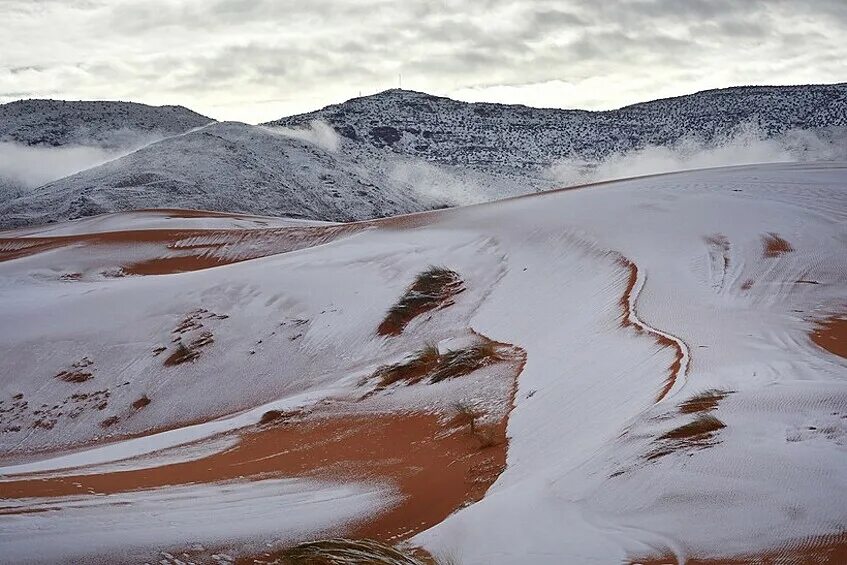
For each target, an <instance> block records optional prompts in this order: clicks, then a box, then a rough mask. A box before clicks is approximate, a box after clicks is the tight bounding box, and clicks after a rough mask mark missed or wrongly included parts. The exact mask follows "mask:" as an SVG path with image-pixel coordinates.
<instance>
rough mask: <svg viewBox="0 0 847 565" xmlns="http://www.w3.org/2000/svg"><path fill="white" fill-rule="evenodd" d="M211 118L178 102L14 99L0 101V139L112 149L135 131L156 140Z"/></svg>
mask: <svg viewBox="0 0 847 565" xmlns="http://www.w3.org/2000/svg"><path fill="white" fill-rule="evenodd" d="M211 121H213V120H212V119H211V118H207V117H206V116H202V115H200V114H198V113H196V112H192V111H191V110H189V109H188V108H183V107H182V106H147V105H145V104H137V103H135V102H98V101H94V102H90V101H89V102H86V101H82V102H69V101H64V100H18V101H16V102H9V103H8V104H2V105H0V142H15V143H21V144H24V145H36V146H51V147H58V146H63V145H94V146H98V147H107V148H117V147H123V146H126V145H132V144H134V142H135V140H136V138H137V137H138V136H139V135H144V136H148V137H158V138H162V137H166V136H169V135H175V134H178V133H183V132H186V131H188V130H190V129H192V128H196V127H200V126H202V125H206V124H208V123H209V122H211Z"/></svg>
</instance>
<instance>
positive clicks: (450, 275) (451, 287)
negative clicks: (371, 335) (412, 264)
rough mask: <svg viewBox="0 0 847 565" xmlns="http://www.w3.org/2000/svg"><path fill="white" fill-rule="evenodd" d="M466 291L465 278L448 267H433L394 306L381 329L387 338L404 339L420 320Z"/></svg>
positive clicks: (421, 275)
mask: <svg viewBox="0 0 847 565" xmlns="http://www.w3.org/2000/svg"><path fill="white" fill-rule="evenodd" d="M463 290H465V287H464V283H463V282H462V279H461V277H459V274H458V273H456V272H455V271H452V270H450V269H448V268H446V267H436V266H430V267H429V268H427V270H425V271H423V272H422V273H420V274H419V275H418V276H417V277H416V278H415V281H414V282H413V283H412V284H411V286H409V288H407V289H406V292H405V293H404V294H403V296H401V297H400V300H398V302H397V304H395V305H394V306H392V307H391V308H390V309H389V310H388V313H387V314H386V315H385V318H384V319H383V321H382V323H380V325H379V327H378V328H377V334H379V335H383V336H391V335H400V334H401V333H403V329H404V328H405V327H406V325H407V324H408V323H409V322H410V321H412V320H413V319H414V318H415V317H416V316H420V315H421V314H423V313H425V312H429V311H430V310H435V309H436V308H443V307H445V306H449V305H450V304H452V302H451V300H450V299H451V298H452V297H453V296H455V295H457V294H459V293H460V292H462V291H463Z"/></svg>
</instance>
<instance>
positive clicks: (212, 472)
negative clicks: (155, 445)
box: [3, 348, 525, 563]
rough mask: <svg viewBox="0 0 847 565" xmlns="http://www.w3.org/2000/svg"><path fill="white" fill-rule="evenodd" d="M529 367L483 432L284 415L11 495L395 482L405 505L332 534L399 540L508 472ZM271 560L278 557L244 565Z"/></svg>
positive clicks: (414, 422)
mask: <svg viewBox="0 0 847 565" xmlns="http://www.w3.org/2000/svg"><path fill="white" fill-rule="evenodd" d="M513 349H515V350H516V351H520V350H519V349H518V348H513ZM524 362H525V354H523V352H522V351H520V355H519V356H517V357H516V358H515V359H512V360H511V362H510V364H511V369H510V370H509V371H508V372H507V373H506V375H507V378H510V379H511V380H512V386H511V387H510V393H509V398H507V399H505V398H504V399H501V401H503V402H508V405H507V407H506V410H505V415H504V416H502V417H500V418H499V419H497V420H496V421H494V422H492V423H490V424H488V423H487V424H484V425H482V424H477V425H476V428H475V429H474V427H473V426H471V425H470V424H469V423H467V422H464V421H459V419H458V418H455V417H454V418H453V419H452V420H451V419H449V418H447V417H446V415H445V414H439V413H429V412H409V413H388V414H386V413H373V414H352V415H351V414H346V415H345V414H338V413H334V414H324V415H320V414H318V413H313V414H311V415H305V414H304V413H302V412H288V413H285V412H278V413H273V414H268V415H267V418H263V421H265V425H259V426H256V427H253V428H249V429H245V430H242V431H240V432H233V433H238V436H239V442H238V443H237V444H236V445H235V446H234V447H232V448H231V449H229V450H227V451H224V452H221V453H216V454H212V455H210V456H208V457H204V458H202V459H198V460H194V461H186V462H182V463H174V464H170V465H164V466H161V467H156V468H147V469H138V470H130V471H121V472H110V473H100V474H85V473H84V470H83V471H82V472H80V471H77V473H79V474H75V475H68V476H63V477H54V478H30V479H27V478H22V479H20V480H17V481H10V482H5V483H3V496H4V498H29V497H36V498H40V497H58V496H67V495H80V494H83V495H96V494H110V493H119V492H127V491H135V490H145V489H152V488H158V487H164V486H169V485H185V484H196V483H211V482H219V481H227V480H262V479H269V478H275V477H292V476H303V477H315V478H323V479H329V480H342V481H355V482H359V481H370V482H381V483H388V484H392V485H394V486H395V487H396V488H397V489H398V490H399V492H400V493H401V494H402V495H403V499H402V501H401V502H400V503H399V504H397V505H396V506H394V507H392V508H389V509H387V510H385V511H384V512H382V513H381V514H379V515H376V516H370V517H368V518H367V519H366V520H364V521H362V522H360V523H357V524H353V525H349V526H346V527H344V528H340V529H339V531H338V532H332V535H341V536H345V537H354V538H371V539H376V540H380V541H386V542H395V541H397V540H399V539H406V538H408V537H411V536H413V535H414V534H416V533H418V532H420V531H423V530H425V529H427V528H430V527H432V526H434V525H435V524H437V523H439V522H441V521H442V520H444V519H445V518H446V517H447V516H449V515H450V514H451V513H453V512H454V511H456V510H457V509H458V508H460V507H462V506H464V505H467V504H471V503H473V502H476V501H478V500H480V499H481V498H482V497H483V496H484V494H485V492H486V491H487V490H488V488H489V487H490V486H491V484H492V483H493V482H494V481H495V480H496V479H497V477H498V476H499V475H500V473H501V472H502V471H503V469H504V468H505V465H506V450H507V437H506V425H507V419H508V412H509V411H510V410H511V407H512V405H513V402H514V394H515V389H516V379H517V375H518V374H520V372H521V371H522V369H523V365H524ZM419 386H425V385H419ZM480 432H484V433H480ZM21 511H23V512H25V511H26V508H24V509H21ZM274 551H276V549H275V550H274ZM272 556H273V552H272V551H271V552H270V553H267V554H264V555H262V556H256V557H250V558H247V560H246V561H244V562H246V563H250V562H252V559H255V558H262V559H269V558H272Z"/></svg>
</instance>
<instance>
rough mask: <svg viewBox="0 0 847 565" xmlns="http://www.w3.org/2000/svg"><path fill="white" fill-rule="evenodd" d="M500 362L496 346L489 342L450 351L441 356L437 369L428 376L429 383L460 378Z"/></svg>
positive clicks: (500, 358)
mask: <svg viewBox="0 0 847 565" xmlns="http://www.w3.org/2000/svg"><path fill="white" fill-rule="evenodd" d="M501 360H502V357H501V356H500V352H499V351H498V350H497V345H496V344H495V343H494V342H491V341H486V342H483V343H479V344H476V345H472V346H470V347H466V348H464V349H455V350H451V351H448V352H447V353H445V354H444V355H442V356H441V359H440V360H439V363H438V367H437V368H436V370H435V371H434V372H433V373H432V374H431V375H430V382H431V383H437V382H441V381H443V380H445V379H452V378H455V377H461V376H464V375H467V374H470V373H472V372H474V371H476V370H477V369H481V368H482V367H484V366H486V365H489V364H491V363H494V362H497V361H501Z"/></svg>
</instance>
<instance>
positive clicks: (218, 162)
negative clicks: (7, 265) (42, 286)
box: [0, 84, 847, 227]
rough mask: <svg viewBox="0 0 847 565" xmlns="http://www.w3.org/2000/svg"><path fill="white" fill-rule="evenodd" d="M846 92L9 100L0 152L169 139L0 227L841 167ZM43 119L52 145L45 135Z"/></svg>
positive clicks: (15, 208)
mask: <svg viewBox="0 0 847 565" xmlns="http://www.w3.org/2000/svg"><path fill="white" fill-rule="evenodd" d="M845 92H847V87H845V85H843V84H837V85H809V86H799V87H751V88H741V89H724V90H719V91H709V92H700V93H696V94H692V95H690V96H684V97H680V98H674V99H667V100H657V101H653V102H648V103H645V104H640V105H635V106H630V107H627V108H622V109H619V110H613V111H608V112H586V111H581V110H557V109H539V108H528V107H525V106H509V105H498V104H468V103H464V102H458V101H455V100H450V99H447V98H438V97H435V96H430V95H427V94H424V93H419V92H410V91H403V90H389V91H386V92H382V93H379V94H376V95H373V96H367V97H362V98H356V99H353V100H349V101H347V102H344V103H342V104H335V105H331V106H328V107H326V108H323V109H322V110H319V111H316V112H312V113H309V114H304V115H299V116H291V117H287V118H281V119H279V120H276V121H274V122H271V123H268V124H264V125H261V126H253V125H248V124H242V123H237V122H226V123H213V124H210V125H205V126H203V127H200V126H201V125H202V124H205V123H206V122H207V121H208V120H207V119H205V118H202V117H199V116H197V115H190V114H189V111H187V110H185V109H181V110H180V109H170V111H167V110H168V109H162V108H148V107H136V106H131V105H130V106H122V105H120V104H119V103H112V104H117V106H116V107H115V108H112V107H111V106H109V105H108V104H107V103H102V104H104V106H103V107H102V108H101V112H102V115H98V114H97V112H96V111H95V109H96V108H97V106H95V107H94V108H84V109H83V110H84V111H83V110H79V109H77V107H76V106H74V104H79V103H66V104H68V105H69V106H68V107H67V108H65V107H64V106H57V105H60V104H61V103H58V102H51V105H50V106H49V107H48V108H47V109H43V108H39V107H37V108H36V109H35V110H33V109H32V108H28V107H21V104H23V103H13V104H7V105H4V106H0V142H2V141H3V139H5V138H4V137H3V135H6V137H8V138H10V139H17V138H18V137H20V138H21V139H24V138H25V139H26V140H27V141H26V142H27V143H28V144H33V143H50V144H58V145H60V147H65V146H66V144H74V143H81V142H80V141H79V140H78V138H80V137H81V136H83V133H81V132H84V130H85V128H84V127H83V126H84V125H86V124H87V127H89V128H91V129H92V130H95V132H96V134H97V135H96V136H95V137H96V138H97V139H98V140H100V141H98V142H97V143H101V145H102V144H106V143H107V141H108V139H107V138H108V136H109V135H114V136H116V137H120V138H121V139H123V138H124V137H127V136H126V135H122V134H121V132H123V131H124V130H125V129H128V130H130V131H131V132H133V131H136V130H143V131H147V130H150V131H159V130H160V129H163V128H164V127H165V126H164V125H163V124H166V125H167V126H168V127H169V128H170V130H171V131H172V133H171V135H170V137H168V138H167V139H162V140H161V141H159V142H157V143H152V144H148V143H145V144H144V146H143V147H141V148H140V149H138V147H139V146H140V145H141V144H135V145H133V146H132V147H133V149H138V150H137V151H134V152H133V153H131V154H129V155H126V156H124V157H122V158H120V159H116V160H114V161H110V162H108V163H105V164H103V165H101V166H97V167H94V166H91V167H90V168H86V170H83V171H81V172H79V173H77V174H74V175H70V176H65V177H63V178H61V179H57V180H55V181H54V182H50V183H48V184H45V185H43V186H39V187H38V188H35V189H32V190H24V191H20V190H17V189H15V188H14V187H12V188H11V189H9V190H8V194H9V197H8V198H7V199H6V200H5V201H4V202H3V204H2V205H0V227H16V226H28V225H36V224H43V223H46V222H52V221H62V220H67V219H73V218H79V217H85V216H91V215H95V214H101V213H105V212H113V211H126V210H134V209H138V208H163V207H164V208H190V209H212V210H220V211H228V212H241V213H247V214H262V215H274V216H290V217H300V218H309V219H315V220H329V221H352V220H363V219H370V218H375V217H383V216H391V215H397V214H402V213H410V212H416V211H421V210H429V209H436V208H442V207H445V206H455V205H465V204H472V203H478V202H486V201H490V200H494V199H498V198H503V197H507V196H513V195H516V194H526V193H532V192H536V191H539V190H545V189H549V188H554V187H559V186H564V185H570V184H575V183H581V182H588V181H590V180H600V179H603V178H619V177H621V176H633V175H640V174H648V173H654V172H660V171H664V170H678V169H684V168H695V167H705V166H719V165H727V164H737V163H757V162H773V161H785V160H791V161H795V160H796V161H808V160H818V159H820V160H837V159H847V152H845V151H847V149H845V147H847V146H845V136H847V133H845V132H847V115H845V113H844V107H845ZM54 106H55V107H54ZM75 109H77V112H82V115H83V116H84V117H85V122H84V124H83V125H82V126H81V125H80V124H78V123H77V121H78V118H77V117H76V113H74V112H73V110H75ZM3 112H5V113H6V114H7V115H8V116H9V119H8V124H9V125H8V127H7V128H6V129H4V128H3V126H2V122H3V119H2V116H3ZM183 114H189V115H183ZM39 116H40V119H42V120H43V121H42V122H39V121H38V120H39ZM204 120H205V121H204ZM55 123H60V124H63V130H62V131H64V130H67V132H68V133H67V135H64V136H58V137H55V136H54V134H55V131H54V128H53V126H52V124H55ZM192 126H193V127H194V128H198V127H200V129H196V130H195V129H191V127H192ZM134 128H135V129H134ZM145 128H146V129H145ZM4 132H6V133H5V134H4ZM16 136H17V137H16ZM41 137H44V138H45V140H44V141H38V140H39V139H41ZM164 137H166V136H164V135H161V136H160V137H159V138H157V139H161V138H164ZM101 138H103V139H101ZM148 141H149V140H148ZM125 145H126V144H125V143H124V146H125ZM68 146H70V145H68ZM0 160H1V159H0ZM43 162H44V163H45V164H46V158H45V159H44V160H43ZM12 164H14V163H12ZM30 169H31V167H30ZM3 176H4V175H3V174H2V171H0V182H2V177H3ZM0 189H2V187H0Z"/></svg>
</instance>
